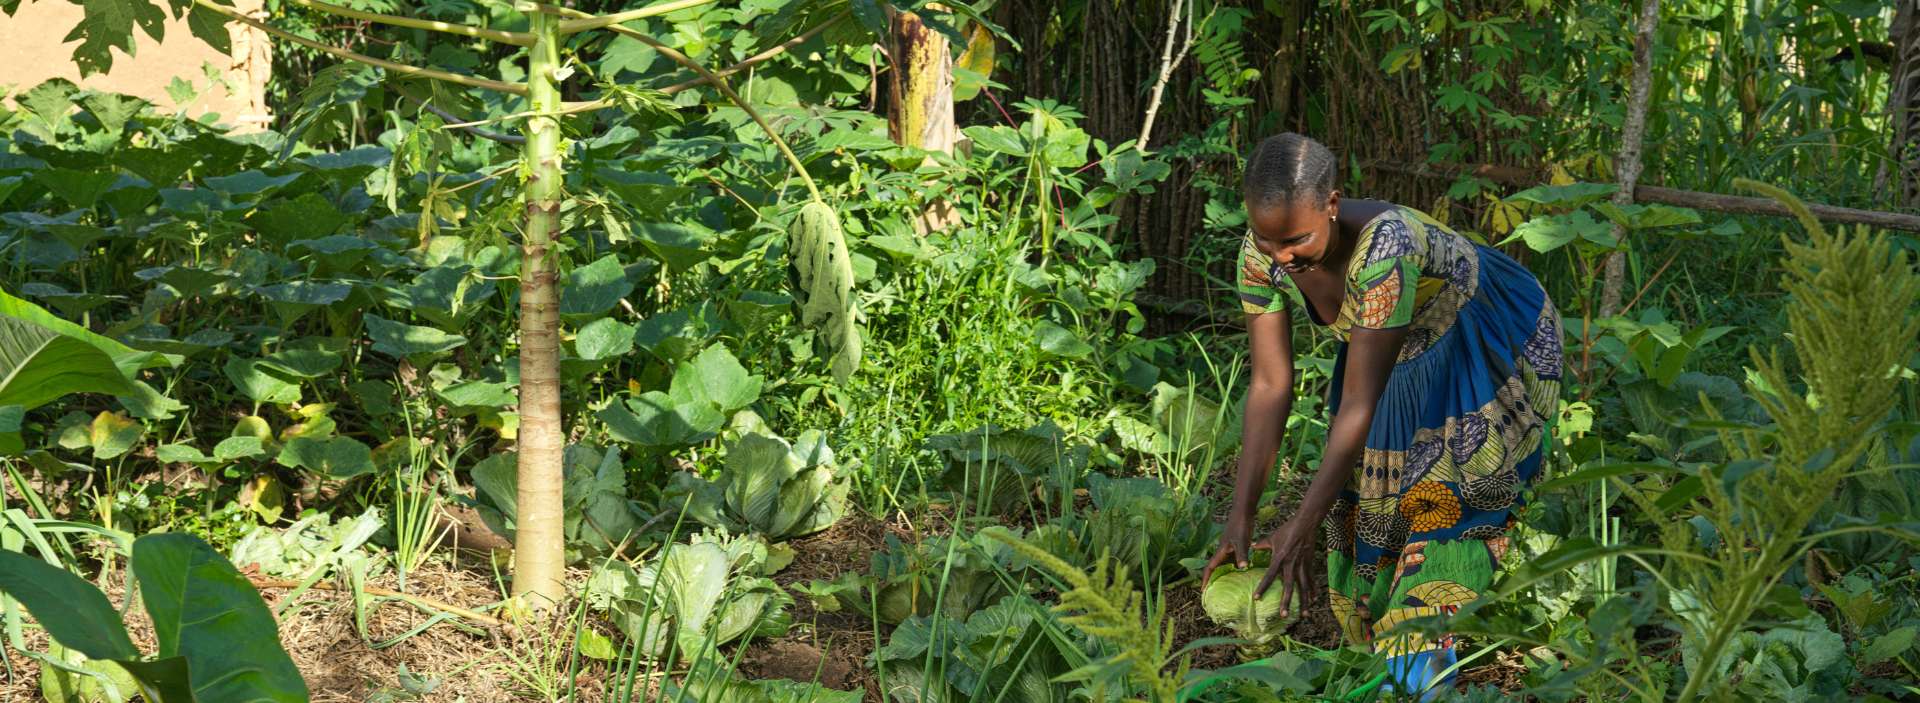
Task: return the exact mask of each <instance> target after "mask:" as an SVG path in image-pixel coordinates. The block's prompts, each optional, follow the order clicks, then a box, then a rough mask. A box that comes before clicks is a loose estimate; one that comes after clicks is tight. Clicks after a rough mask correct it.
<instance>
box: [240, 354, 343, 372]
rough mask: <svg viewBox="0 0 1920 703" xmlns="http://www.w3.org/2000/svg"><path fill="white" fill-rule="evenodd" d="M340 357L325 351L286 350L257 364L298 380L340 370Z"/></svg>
mask: <svg viewBox="0 0 1920 703" xmlns="http://www.w3.org/2000/svg"><path fill="white" fill-rule="evenodd" d="M340 361H341V359H340V355H339V354H336V353H334V352H331V351H327V350H325V349H285V350H281V351H277V352H274V353H272V354H268V355H266V356H265V357H262V358H261V359H260V360H259V361H258V362H257V363H258V364H259V365H260V366H262V367H264V368H268V369H272V370H274V371H278V372H280V373H283V374H286V375H288V376H294V377H298V378H319V377H321V376H325V375H327V374H329V373H332V372H333V370H334V369H337V368H340Z"/></svg>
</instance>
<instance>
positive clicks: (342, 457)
mask: <svg viewBox="0 0 1920 703" xmlns="http://www.w3.org/2000/svg"><path fill="white" fill-rule="evenodd" d="M278 461H279V462H280V463H281V464H283V465H285V466H289V467H293V468H296V469H306V470H308V471H314V472H318V473H320V474H321V475H324V476H326V477H327V478H333V479H341V480H344V479H349V478H353V477H355V476H359V475H360V474H364V473H368V472H370V471H373V450H371V449H368V448H367V445H366V444H364V443H362V442H361V441H360V440H357V439H354V438H352V437H334V438H332V439H327V440H320V439H314V438H311V437H295V438H293V439H291V440H288V441H287V444H286V446H285V447H283V448H282V449H281V450H280V457H279V459H278Z"/></svg>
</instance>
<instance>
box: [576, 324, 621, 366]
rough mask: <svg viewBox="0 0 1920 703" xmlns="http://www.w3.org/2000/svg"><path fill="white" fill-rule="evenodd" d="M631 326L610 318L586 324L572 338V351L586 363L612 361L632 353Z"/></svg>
mask: <svg viewBox="0 0 1920 703" xmlns="http://www.w3.org/2000/svg"><path fill="white" fill-rule="evenodd" d="M633 332H634V328H633V325H629V324H626V323H623V322H621V321H619V320H616V319H613V318H611V317H603V318H600V319H598V320H594V321H592V322H589V323H587V325H586V326H585V327H582V328H580V331H579V333H577V334H575V335H574V337H573V350H574V353H575V354H578V355H579V356H580V358H582V359H586V360H588V361H599V360H601V359H612V358H617V357H621V356H625V355H627V354H629V353H631V352H632V351H633Z"/></svg>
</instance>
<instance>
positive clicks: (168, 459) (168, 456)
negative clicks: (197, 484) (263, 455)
mask: <svg viewBox="0 0 1920 703" xmlns="http://www.w3.org/2000/svg"><path fill="white" fill-rule="evenodd" d="M229 439H231V438H229ZM256 441H257V440H256ZM153 455H154V458H156V459H159V460H160V463H163V464H204V463H208V462H211V461H213V457H210V456H207V455H206V454H204V453H202V452H201V451H200V449H199V448H198V447H195V446H193V445H191V444H162V445H160V446H158V447H155V448H154V450H153Z"/></svg>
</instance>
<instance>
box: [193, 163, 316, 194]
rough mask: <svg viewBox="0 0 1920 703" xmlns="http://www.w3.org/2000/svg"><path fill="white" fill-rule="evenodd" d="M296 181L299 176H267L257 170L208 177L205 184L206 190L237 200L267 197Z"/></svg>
mask: <svg viewBox="0 0 1920 703" xmlns="http://www.w3.org/2000/svg"><path fill="white" fill-rule="evenodd" d="M297 180H300V174H297V173H288V174H283V175H279V176H269V175H267V174H265V173H261V172H260V171H257V170H247V171H241V172H239V173H236V174H233V175H230V176H210V177H208V178H207V179H206V183H207V187H208V188H212V189H213V190H216V191H219V192H221V193H225V194H226V195H227V197H230V198H234V199H236V200H238V199H241V197H242V196H265V195H269V194H271V193H273V192H274V191H276V190H280V189H281V188H284V187H286V186H287V184H289V183H292V182H294V181H297Z"/></svg>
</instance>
